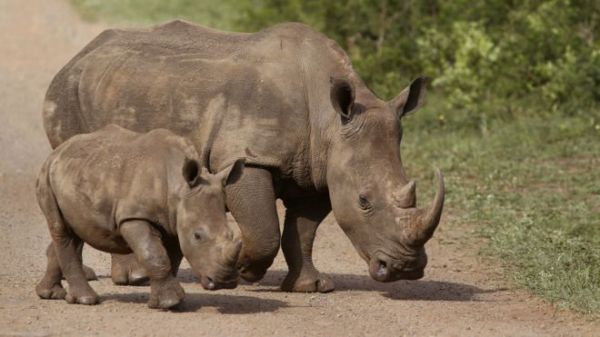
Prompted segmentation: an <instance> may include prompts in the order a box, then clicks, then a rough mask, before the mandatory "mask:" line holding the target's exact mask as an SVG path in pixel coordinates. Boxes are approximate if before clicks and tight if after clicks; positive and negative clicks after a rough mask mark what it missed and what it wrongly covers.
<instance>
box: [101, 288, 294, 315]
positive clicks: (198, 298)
mask: <svg viewBox="0 0 600 337" xmlns="http://www.w3.org/2000/svg"><path fill="white" fill-rule="evenodd" d="M149 295H150V294H149V293H145V294H139V293H127V294H122V293H110V294H103V295H101V298H102V301H106V300H115V301H119V302H126V303H139V304H140V305H146V303H147V302H148V297H149ZM287 306H288V305H287V303H286V302H283V301H279V300H272V299H263V298H258V297H250V296H240V295H234V294H231V293H221V294H218V293H196V292H194V293H190V292H188V293H186V294H185V299H184V300H183V303H181V304H179V305H178V306H177V307H176V308H175V309H174V310H172V311H174V312H194V311H198V310H199V309H200V308H202V307H214V308H216V309H217V311H219V312H220V313H222V314H251V313H258V312H274V311H277V310H279V309H280V308H284V307H287Z"/></svg>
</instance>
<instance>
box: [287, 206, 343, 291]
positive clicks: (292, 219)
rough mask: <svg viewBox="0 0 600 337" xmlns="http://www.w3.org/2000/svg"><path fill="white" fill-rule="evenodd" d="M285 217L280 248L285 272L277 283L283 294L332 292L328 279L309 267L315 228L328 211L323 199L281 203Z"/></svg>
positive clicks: (310, 265) (329, 207)
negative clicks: (286, 272)
mask: <svg viewBox="0 0 600 337" xmlns="http://www.w3.org/2000/svg"><path fill="white" fill-rule="evenodd" d="M285 206H286V208H287V209H286V214H285V223H284V229H283V237H282V240H281V247H282V250H283V255H284V257H285V260H286V262H287V264H288V267H289V272H288V274H287V276H286V277H285V279H284V280H283V282H282V284H281V289H282V290H283V291H289V292H321V293H326V292H330V291H333V290H334V289H335V285H334V283H333V281H332V280H331V278H330V277H329V276H327V275H325V274H322V273H320V272H319V271H318V270H317V269H316V268H315V266H314V265H313V260H312V249H313V243H314V240H315V234H316V231H317V227H318V226H319V224H320V223H321V221H322V220H323V219H324V218H325V217H326V216H327V214H329V212H330V211H331V205H330V203H329V200H328V199H327V198H326V197H321V198H310V199H294V200H285Z"/></svg>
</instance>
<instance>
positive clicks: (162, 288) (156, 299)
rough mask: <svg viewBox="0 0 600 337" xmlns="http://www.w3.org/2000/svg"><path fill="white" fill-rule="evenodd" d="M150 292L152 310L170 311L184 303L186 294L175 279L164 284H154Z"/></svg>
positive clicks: (149, 302)
mask: <svg viewBox="0 0 600 337" xmlns="http://www.w3.org/2000/svg"><path fill="white" fill-rule="evenodd" d="M150 287H151V290H150V300H149V301H148V306H149V307H150V308H158V309H170V308H173V307H174V306H176V305H178V304H179V303H181V301H183V297H184V296H185V292H184V291H183V288H182V287H181V285H180V284H179V282H177V280H176V279H175V278H170V279H168V280H166V281H163V282H152V283H151V285H150Z"/></svg>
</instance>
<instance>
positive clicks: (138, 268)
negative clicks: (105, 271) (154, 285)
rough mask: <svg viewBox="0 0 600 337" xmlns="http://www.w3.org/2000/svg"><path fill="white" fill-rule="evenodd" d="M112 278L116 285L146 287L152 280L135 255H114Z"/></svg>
mask: <svg viewBox="0 0 600 337" xmlns="http://www.w3.org/2000/svg"><path fill="white" fill-rule="evenodd" d="M86 275H87V274H86ZM111 278H112V281H113V283H114V284H116V285H132V286H140V285H146V284H147V283H148V281H149V280H150V279H149V278H148V274H147V273H146V269H144V267H142V265H140V263H139V262H138V261H137V259H136V258H135V255H133V254H131V255H117V254H113V255H112V264H111Z"/></svg>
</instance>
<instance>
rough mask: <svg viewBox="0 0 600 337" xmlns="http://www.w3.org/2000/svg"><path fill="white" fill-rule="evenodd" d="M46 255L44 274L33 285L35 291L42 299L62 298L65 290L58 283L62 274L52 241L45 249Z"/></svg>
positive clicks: (65, 293)
mask: <svg viewBox="0 0 600 337" xmlns="http://www.w3.org/2000/svg"><path fill="white" fill-rule="evenodd" d="M46 257H47V258H48V265H47V267H46V274H44V277H43V278H42V280H41V281H40V282H39V283H38V284H37V286H36V287H35V292H36V293H37V294H38V296H39V297H40V298H43V299H53V300H58V299H64V298H65V295H67V292H66V291H65V288H63V286H62V284H61V283H60V280H61V279H62V276H63V275H62V270H60V265H59V264H58V258H57V257H56V252H55V251H54V245H53V244H52V243H50V244H49V245H48V249H46Z"/></svg>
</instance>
